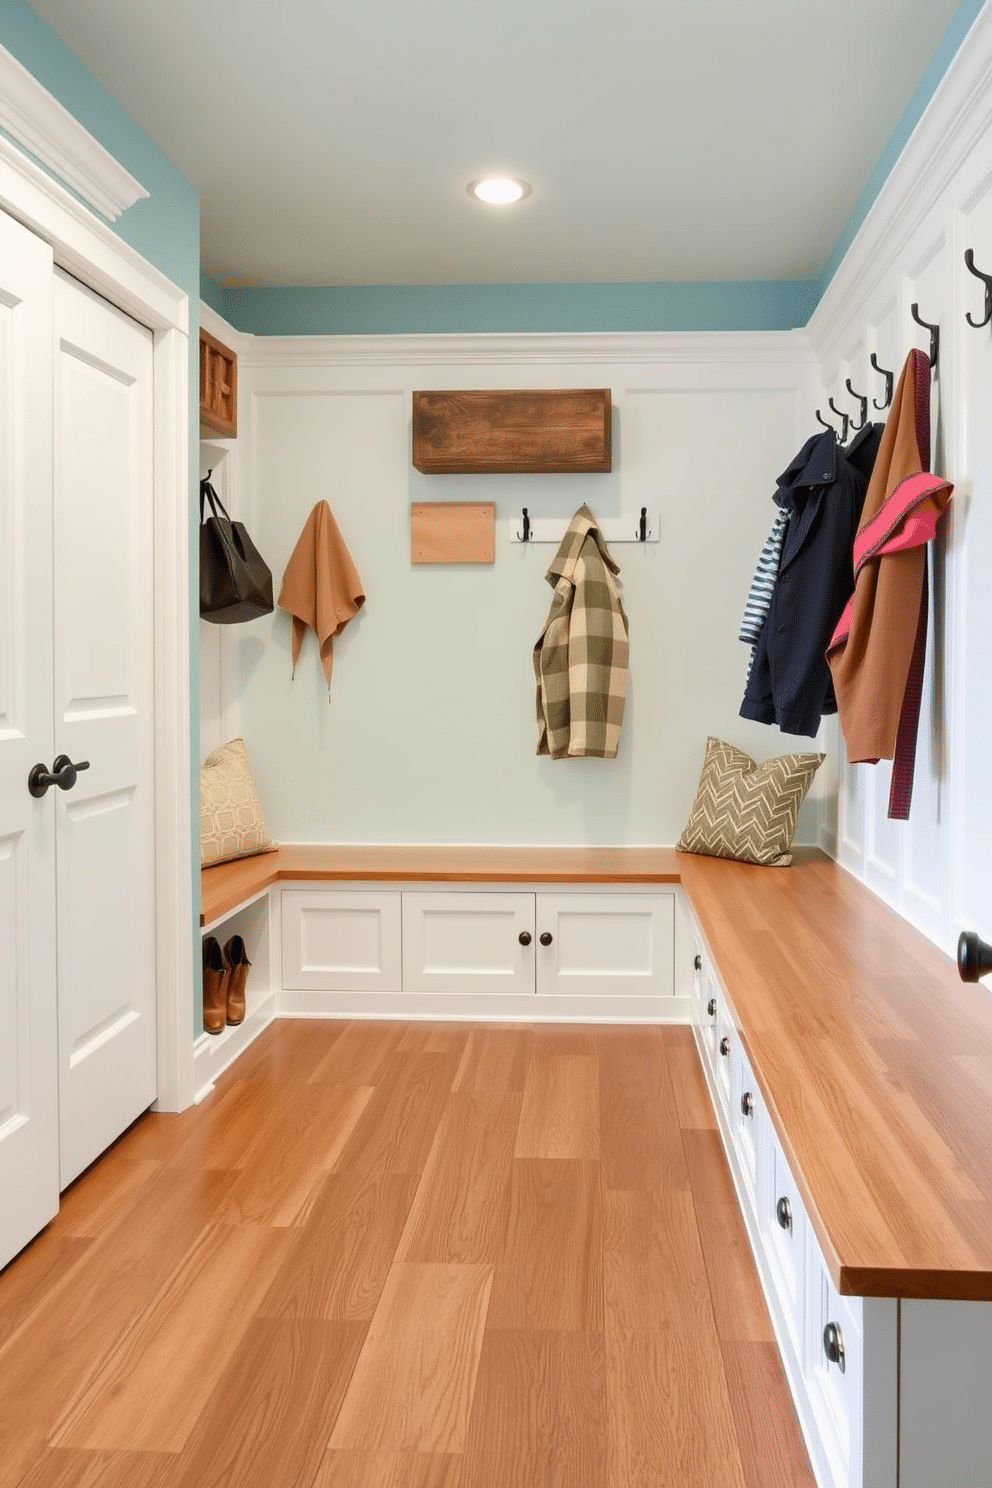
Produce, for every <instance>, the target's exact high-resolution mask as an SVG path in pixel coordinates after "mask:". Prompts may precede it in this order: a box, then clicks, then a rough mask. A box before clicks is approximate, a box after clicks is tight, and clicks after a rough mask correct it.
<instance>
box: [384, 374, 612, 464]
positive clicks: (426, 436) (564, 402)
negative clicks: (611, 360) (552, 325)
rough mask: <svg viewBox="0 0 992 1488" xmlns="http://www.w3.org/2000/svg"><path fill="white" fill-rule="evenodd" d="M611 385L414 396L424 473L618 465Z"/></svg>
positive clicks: (416, 443) (417, 450)
mask: <svg viewBox="0 0 992 1488" xmlns="http://www.w3.org/2000/svg"><path fill="white" fill-rule="evenodd" d="M610 404H611V400H610V389H609V388H537V389H526V388H511V389H508V390H504V391H502V392H500V391H493V390H490V389H481V390H468V391H464V390H463V391H458V392H417V393H414V395H413V463H414V465H415V466H416V468H417V469H418V470H422V471H423V472H424V473H425V475H473V474H486V475H499V474H508V473H509V474H515V473H524V474H526V473H533V472H541V471H583V470H586V471H606V470H611V469H612V468H613V462H612V450H611V437H610V436H611V428H610V414H611V406H610Z"/></svg>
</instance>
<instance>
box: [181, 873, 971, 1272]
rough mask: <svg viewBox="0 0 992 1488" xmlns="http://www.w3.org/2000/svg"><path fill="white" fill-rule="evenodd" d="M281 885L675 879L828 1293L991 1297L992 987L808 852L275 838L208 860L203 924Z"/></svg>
mask: <svg viewBox="0 0 992 1488" xmlns="http://www.w3.org/2000/svg"><path fill="white" fill-rule="evenodd" d="M280 879H297V880H307V879H309V880H322V879H326V880H354V881H373V880H378V881H385V880H400V881H402V880H409V881H430V880H436V881H441V882H517V881H518V882H526V881H530V882H534V883H568V882H572V883H652V882H653V883H679V882H680V883H681V884H682V885H683V887H684V889H685V891H686V893H687V895H688V898H689V901H690V903H691V905H692V909H693V911H694V913H695V915H696V918H697V920H698V922H699V924H700V927H701V929H702V931H703V934H704V936H705V937H706V941H707V944H708V946H709V949H710V951H711V953H712V955H713V957H714V960H715V962H716V965H717V967H718V968H719V972H720V976H721V978H722V980H723V982H724V984H725V986H726V988H727V991H728V993H729V995H730V999H731V1002H732V1003H733V1006H734V1010H735V1013H736V1015H737V1017H738V1020H739V1029H740V1034H741V1038H742V1041H743V1043H744V1046H745V1049H746V1050H747V1053H748V1057H749V1058H750V1060H751V1064H752V1066H753V1068H754V1072H755V1077H756V1079H757V1082H758V1085H759V1087H760V1090H761V1093H762V1096H763V1099H764V1101H765V1104H766V1106H767V1107H768V1110H769V1112H770V1114H771V1117H772V1120H773V1122H774V1125H775V1128H776V1131H777V1133H778V1136H779V1139H780V1141H781V1143H782V1146H783V1149H784V1151H785V1153H786V1156H787V1158H788V1160H789V1163H790V1166H791V1168H792V1170H793V1173H794V1175H795V1178H796V1181H797V1183H798V1184H799V1187H800V1189H801V1192H802V1195H803V1200H804V1203H805V1207H806V1211H807V1213H808V1215H809V1217H810V1220H811V1222H812V1224H813V1227H814V1229H815V1231H816V1235H817V1238H818V1240H819V1243H820V1246H821V1249H822V1251H823V1254H824V1257H825V1259H826V1261H827V1263H828V1265H829V1267H830V1270H831V1273H832V1275H833V1279H834V1282H835V1284H836V1285H837V1287H838V1289H839V1290H840V1291H841V1292H844V1293H847V1294H851V1295H861V1296H896V1297H935V1298H936V1297H939V1298H950V1299H961V1300H982V1301H992V997H990V993H989V989H987V988H986V987H985V986H983V985H982V984H978V985H977V986H969V985H966V984H964V983H963V982H961V981H960V980H959V978H958V975H957V970H956V967H955V965H954V963H953V961H952V960H951V959H950V958H949V957H948V956H946V955H944V954H943V953H942V952H941V951H939V950H938V949H937V948H936V947H935V946H933V945H932V944H931V943H930V942H929V941H928V940H926V939H925V937H924V936H922V935H921V934H920V933H919V932H918V931H916V930H914V929H913V928H912V927H911V926H910V925H909V924H907V922H906V921H905V920H903V919H902V918H901V917H900V916H899V915H897V914H896V913H895V911H893V910H891V909H889V908H888V907H887V906H886V905H884V904H883V903H882V902H881V901H880V900H878V899H876V898H875V896H874V895H873V894H872V893H871V892H870V891H869V890H868V889H866V888H865V887H864V886H863V885H861V884H859V883H858V882H857V881H856V880H855V879H854V878H853V877H852V876H851V875H850V874H848V873H846V872H845V871H844V869H843V868H841V867H839V866H838V865H837V864H836V863H834V862H832V861H831V860H830V859H828V858H826V857H825V856H824V855H823V854H822V853H820V852H818V851H817V850H815V849H810V848H806V849H797V851H796V855H795V861H794V863H793V866H792V867H791V868H789V869H773V868H755V867H751V866H749V865H746V864H742V863H730V862H724V861H723V860H720V859H716V858H703V857H694V856H690V855H688V854H683V853H676V852H675V851H674V850H673V849H670V848H536V847H535V848H529V847H521V848H481V847H449V848H416V847H371V846H370V847H327V848H325V847H287V848H282V849H280V851H279V852H278V853H268V854H265V855H263V856H261V857H258V858H249V859H244V860H242V861H241V862H236V863H230V864H224V865H221V866H219V867H216V868H209V869H206V870H204V872H203V908H204V918H205V920H206V922H208V923H209V922H211V921H213V920H215V919H217V918H218V917H220V916H221V915H223V914H226V913H227V912H228V911H229V910H231V909H232V908H234V907H236V906H237V904H239V903H242V902H244V900H246V899H248V898H251V897H252V896H253V895H254V894H257V893H259V892H261V891H263V890H264V889H266V888H267V887H268V886H269V885H270V884H272V883H275V882H277V881H279V880H280Z"/></svg>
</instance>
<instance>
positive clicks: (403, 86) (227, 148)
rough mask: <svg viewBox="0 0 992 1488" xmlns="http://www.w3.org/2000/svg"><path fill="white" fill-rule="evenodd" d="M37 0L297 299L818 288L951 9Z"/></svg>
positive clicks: (954, 0) (890, 2)
mask: <svg viewBox="0 0 992 1488" xmlns="http://www.w3.org/2000/svg"><path fill="white" fill-rule="evenodd" d="M32 3H33V4H34V8H35V10H36V11H38V13H39V14H40V15H41V16H43V17H44V19H45V20H47V21H48V22H49V23H50V24H51V25H52V26H53V27H54V29H55V30H56V31H57V32H58V34H59V35H60V36H61V37H62V38H63V39H64V40H65V41H66V43H67V44H68V45H69V46H70V47H71V48H72V50H73V51H74V52H75V53H76V54H77V55H78V56H79V57H80V58H81V60H82V61H83V62H84V63H85V64H86V66H87V67H88V68H89V69H90V71H91V72H93V73H94V74H95V75H96V76H97V77H98V78H99V79H100V81H101V82H102V83H103V84H104V86H105V87H106V88H107V89H108V90H109V91H110V92H111V93H112V94H114V96H115V97H116V98H118V99H119V100H120V102H121V103H122V104H123V105H124V107H125V108H126V109H127V111H128V112H129V113H130V114H131V115H132V116H133V117H134V118H135V119H136V120H137V121H138V122H139V123H140V124H141V125H142V126H143V127H144V128H145V129H146V130H147V132H148V133H149V134H150V135H152V137H153V138H154V139H155V140H156V141H157V142H158V143H159V144H160V145H161V146H162V148H163V149H164V150H165V152H166V153H167V154H168V155H169V156H170V157H171V158H172V160H174V161H175V163H176V164H177V165H178V166H179V167H180V168H181V169H182V170H183V171H184V172H185V174H186V175H187V176H189V177H190V179H191V180H192V181H194V182H195V183H196V185H197V186H198V188H199V190H200V195H201V203H202V265H203V267H204V268H205V269H206V271H207V272H208V273H209V274H211V275H212V276H213V277H214V278H215V279H217V280H218V281H219V282H220V283H221V284H224V285H300V284H439V283H440V284H443V283H475V282H490V281H492V282H556V281H618V280H670V279H675V280H678V279H807V278H815V277H817V276H818V275H819V273H820V271H821V269H822V267H823V265H824V262H825V260H826V259H827V257H828V255H829V253H830V251H831V249H832V248H833V246H834V244H835V243H836V241H837V239H838V237H839V235H840V233H841V231H842V229H843V227H844V224H845V222H846V221H847V218H848V216H849V214H850V212H851V209H852V207H853V206H854V204H855V202H856V201H857V198H858V196H859V194H860V193H861V190H862V188H863V187H864V185H865V182H866V181H867V179H868V177H869V175H870V173H871V170H872V168H873V166H874V165H875V163H876V161H877V160H878V157H879V155H880V154H881V152H882V150H883V148H884V146H885V144H886V143H887V141H888V139H889V137H890V135H891V133H892V131H893V129H894V128H895V126H896V124H897V123H898V121H899V119H900V117H901V115H902V113H903V110H904V108H905V107H906V104H907V103H908V101H909V99H910V97H911V95H912V93H913V90H914V88H915V87H916V84H917V83H918V82H919V80H920V77H921V76H922V74H923V71H924V69H925V67H926V65H927V63H928V61H929V60H930V58H931V57H932V55H933V53H934V51H935V50H936V48H937V45H938V43H939V41H940V39H941V37H942V36H943V34H944V32H945V31H946V29H947V26H948V24H949V23H950V21H951V19H952V17H953V15H954V13H955V10H956V9H957V6H958V3H959V0H830V3H829V4H825V3H823V0H609V3H607V0H500V3H499V4H498V5H489V4H487V5H481V4H479V3H477V0H364V3H362V0H347V3H345V0H280V3H277V0H85V3H82V0H32ZM496 171H498V172H503V173H509V174H513V175H519V176H522V177H524V178H525V179H526V180H527V181H529V182H530V183H531V185H532V186H533V195H532V196H531V197H529V198H528V199H527V200H526V201H524V202H523V203H521V204H520V205H519V206H517V207H515V208H508V209H502V210H500V209H496V208H492V207H484V206H482V205H480V204H478V203H475V202H473V201H471V200H470V199H469V198H468V196H467V195H466V191H465V187H466V185H467V183H468V182H469V181H470V180H472V179H473V178H475V177H478V176H480V175H484V174H487V173H490V172H496Z"/></svg>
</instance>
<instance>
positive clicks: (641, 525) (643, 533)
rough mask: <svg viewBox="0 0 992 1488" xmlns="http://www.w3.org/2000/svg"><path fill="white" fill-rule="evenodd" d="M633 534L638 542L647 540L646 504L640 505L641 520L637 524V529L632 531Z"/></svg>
mask: <svg viewBox="0 0 992 1488" xmlns="http://www.w3.org/2000/svg"><path fill="white" fill-rule="evenodd" d="M634 536H635V537H636V538H637V541H638V542H647V540H648V509H647V507H646V506H642V507H641V520H640V521H639V522H638V524H637V531H636V532H635V533H634Z"/></svg>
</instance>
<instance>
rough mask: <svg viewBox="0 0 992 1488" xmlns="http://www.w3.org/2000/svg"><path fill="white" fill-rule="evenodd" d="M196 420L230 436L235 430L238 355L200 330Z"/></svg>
mask: <svg viewBox="0 0 992 1488" xmlns="http://www.w3.org/2000/svg"><path fill="white" fill-rule="evenodd" d="M200 423H201V424H206V425H207V427H208V428H210V429H216V430H217V432H218V433H219V434H228V435H230V437H231V438H232V439H233V438H235V437H236V435H237V432H238V358H237V353H236V352H233V351H232V350H231V348H230V347H229V346H225V345H224V343H223V341H218V340H217V337H216V336H211V334H210V332H209V331H205V330H203V329H202V328H201V330H200Z"/></svg>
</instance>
